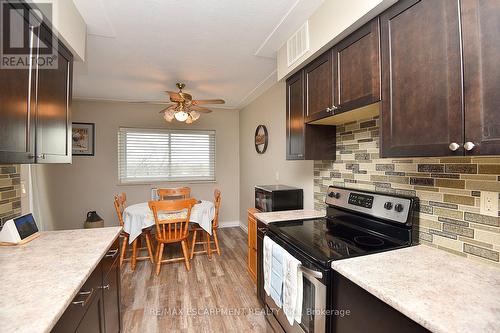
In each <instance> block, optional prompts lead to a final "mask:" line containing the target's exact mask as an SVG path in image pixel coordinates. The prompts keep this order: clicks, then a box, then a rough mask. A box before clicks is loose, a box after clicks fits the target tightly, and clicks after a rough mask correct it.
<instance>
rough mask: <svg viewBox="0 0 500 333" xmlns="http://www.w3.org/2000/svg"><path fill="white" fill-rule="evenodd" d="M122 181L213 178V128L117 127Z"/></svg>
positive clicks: (120, 177) (120, 178)
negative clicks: (192, 129) (202, 129)
mask: <svg viewBox="0 0 500 333" xmlns="http://www.w3.org/2000/svg"><path fill="white" fill-rule="evenodd" d="M118 177H119V180H120V182H121V183H133V182H151V181H214V180H215V131H188V130H184V131H183V130H162V129H138V128H120V129H119V131H118Z"/></svg>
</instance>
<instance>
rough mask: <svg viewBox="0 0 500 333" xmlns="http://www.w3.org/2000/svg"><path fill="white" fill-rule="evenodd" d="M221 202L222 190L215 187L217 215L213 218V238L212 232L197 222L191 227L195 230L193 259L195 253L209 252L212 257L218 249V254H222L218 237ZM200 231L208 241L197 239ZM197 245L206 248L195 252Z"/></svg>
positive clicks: (192, 248)
mask: <svg viewBox="0 0 500 333" xmlns="http://www.w3.org/2000/svg"><path fill="white" fill-rule="evenodd" d="M220 203H221V192H220V191H219V190H218V189H215V191H214V205H215V215H214V219H213V220H212V236H213V240H211V237H210V234H209V233H208V232H206V231H205V230H204V229H203V228H201V227H200V226H199V225H198V224H197V223H196V224H195V225H194V226H193V227H192V229H191V230H192V231H193V239H192V242H191V256H190V258H191V259H193V256H194V255H195V254H200V253H207V254H208V257H209V258H210V257H211V255H212V251H216V252H217V254H218V255H220V247H219V239H218V238H217V228H218V227H219V210H220ZM198 232H202V233H205V237H206V241H197V239H196V236H197V234H198ZM212 243H214V244H215V248H214V249H212ZM196 245H203V247H204V248H205V249H204V250H200V251H196V252H195V247H196Z"/></svg>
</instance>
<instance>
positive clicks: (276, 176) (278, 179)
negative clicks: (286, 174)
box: [274, 171, 280, 182]
mask: <svg viewBox="0 0 500 333" xmlns="http://www.w3.org/2000/svg"><path fill="white" fill-rule="evenodd" d="M274 178H275V179H276V181H277V182H279V181H280V172H279V171H276V174H275V177H274Z"/></svg>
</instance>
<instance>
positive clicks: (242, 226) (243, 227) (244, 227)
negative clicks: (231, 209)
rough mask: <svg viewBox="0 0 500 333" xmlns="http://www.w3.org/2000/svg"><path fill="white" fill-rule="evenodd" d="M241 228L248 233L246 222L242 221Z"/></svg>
mask: <svg viewBox="0 0 500 333" xmlns="http://www.w3.org/2000/svg"><path fill="white" fill-rule="evenodd" d="M240 228H241V230H243V231H244V232H245V233H246V234H248V226H247V225H246V224H243V223H240Z"/></svg>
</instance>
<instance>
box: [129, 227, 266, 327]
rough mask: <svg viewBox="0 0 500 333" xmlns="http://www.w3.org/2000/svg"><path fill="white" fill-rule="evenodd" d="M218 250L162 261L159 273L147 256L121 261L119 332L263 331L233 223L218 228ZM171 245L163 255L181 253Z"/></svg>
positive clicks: (243, 241)
mask: <svg viewBox="0 0 500 333" xmlns="http://www.w3.org/2000/svg"><path fill="white" fill-rule="evenodd" d="M218 235H219V243H220V246H221V256H218V255H217V254H216V253H215V254H212V260H211V261H209V260H208V258H207V256H206V255H204V254H199V255H195V257H194V258H193V260H191V270H190V271H187V270H186V267H185V266H184V263H182V262H180V263H172V264H163V265H162V268H161V272H160V275H159V276H156V275H155V274H154V270H153V265H152V264H151V263H150V262H149V261H142V262H139V263H138V264H137V267H136V270H135V271H134V272H132V271H131V270H130V264H129V263H128V262H127V263H126V264H124V266H123V267H122V286H121V287H122V294H121V298H122V303H121V304H122V309H121V310H122V315H123V326H124V327H123V331H124V332H127V333H128V332H148V333H149V332H267V331H268V330H269V327H268V324H267V323H266V320H265V318H264V313H263V310H262V308H261V306H260V304H259V301H258V299H257V296H256V293H255V285H254V284H253V283H252V281H251V279H250V277H249V276H248V273H247V269H246V261H247V245H246V244H247V235H246V234H245V233H244V232H243V231H242V230H241V229H240V228H238V227H236V228H224V229H219V230H218ZM173 247H176V245H173V246H170V249H168V247H167V250H166V252H165V254H166V256H164V258H166V257H172V256H173V255H175V256H176V257H177V256H180V253H181V252H180V246H179V247H176V248H175V249H173Z"/></svg>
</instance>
